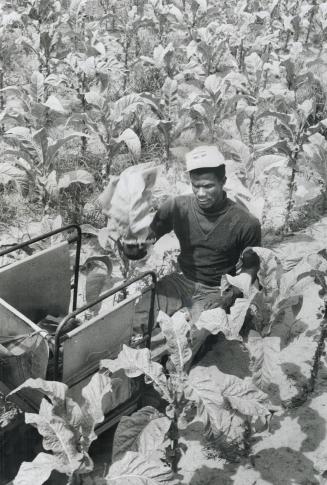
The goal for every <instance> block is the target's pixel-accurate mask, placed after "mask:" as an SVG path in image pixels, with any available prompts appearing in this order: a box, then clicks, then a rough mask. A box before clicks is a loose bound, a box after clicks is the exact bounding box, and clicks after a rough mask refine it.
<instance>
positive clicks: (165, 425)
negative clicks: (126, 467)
mask: <svg viewBox="0 0 327 485" xmlns="http://www.w3.org/2000/svg"><path fill="white" fill-rule="evenodd" d="M169 427H170V420H169V418H167V417H166V416H164V415H163V414H162V413H159V411H157V410H156V409H155V408H153V407H152V406H146V407H144V408H142V409H140V410H139V411H136V413H134V414H132V416H123V417H122V419H121V420H120V422H119V425H118V427H117V429H116V432H115V437H114V443H113V452H112V458H113V461H117V460H120V459H121V458H123V456H124V455H125V453H127V452H128V451H135V452H139V453H142V455H143V456H144V457H150V456H151V454H152V453H153V452H155V451H156V450H158V449H159V448H160V446H161V445H162V443H163V442H164V440H165V436H166V433H167V432H168V429H169Z"/></svg>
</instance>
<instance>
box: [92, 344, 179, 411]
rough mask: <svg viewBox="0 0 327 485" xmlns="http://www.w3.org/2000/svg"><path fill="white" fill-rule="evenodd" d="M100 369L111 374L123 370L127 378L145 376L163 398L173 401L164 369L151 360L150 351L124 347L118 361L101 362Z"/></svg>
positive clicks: (107, 360) (106, 360)
mask: <svg viewBox="0 0 327 485" xmlns="http://www.w3.org/2000/svg"><path fill="white" fill-rule="evenodd" d="M100 367H102V368H106V369H109V370H110V372H117V371H118V370H120V369H123V370H124V371H125V373H126V375H127V377H138V376H141V375H143V374H144V375H145V376H146V377H147V378H148V379H149V380H150V381H151V382H153V384H154V386H155V387H156V389H157V390H158V391H159V392H160V394H161V396H162V397H163V398H164V399H166V400H167V401H169V402H170V401H171V397H170V393H169V391H168V387H167V378H166V376H165V374H164V371H163V367H162V365H160V364H159V363H158V362H153V361H152V360H151V353H150V350H149V349H131V348H129V347H127V345H123V350H122V351H121V352H120V353H119V354H118V357H117V359H114V360H112V359H105V360H101V362H100Z"/></svg>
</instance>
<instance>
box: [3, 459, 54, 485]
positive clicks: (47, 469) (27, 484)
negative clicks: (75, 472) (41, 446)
mask: <svg viewBox="0 0 327 485" xmlns="http://www.w3.org/2000/svg"><path fill="white" fill-rule="evenodd" d="M53 470H57V471H58V472H61V473H62V472H64V469H63V464H62V462H61V460H60V459H59V458H58V457H57V456H55V455H50V454H49V453H39V454H38V455H37V457H36V458H34V460H33V461H32V462H27V461H23V463H22V464H21V466H20V468H19V470H18V473H17V475H16V477H15V478H14V481H13V482H12V483H13V485H31V483H33V485H42V484H43V483H45V482H46V481H47V480H48V478H49V477H50V475H51V473H52V472H53Z"/></svg>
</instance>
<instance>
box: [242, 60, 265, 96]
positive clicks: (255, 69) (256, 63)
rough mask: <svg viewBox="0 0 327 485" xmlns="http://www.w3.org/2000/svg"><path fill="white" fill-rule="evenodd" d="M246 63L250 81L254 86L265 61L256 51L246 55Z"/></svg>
mask: <svg viewBox="0 0 327 485" xmlns="http://www.w3.org/2000/svg"><path fill="white" fill-rule="evenodd" d="M244 64H245V69H246V75H247V78H248V81H249V83H250V84H251V86H252V87H253V88H254V87H256V86H257V83H258V81H259V79H260V76H261V72H262V68H263V62H262V60H261V59H260V57H259V56H258V54H257V53H256V52H252V54H250V55H249V56H246V57H245V59H244Z"/></svg>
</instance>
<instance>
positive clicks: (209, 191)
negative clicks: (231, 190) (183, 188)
mask: <svg viewBox="0 0 327 485" xmlns="http://www.w3.org/2000/svg"><path fill="white" fill-rule="evenodd" d="M190 178H191V184H192V189H193V193H194V195H195V197H196V200H197V202H198V204H199V206H200V207H201V209H211V208H212V207H214V206H215V205H216V204H219V202H221V201H222V200H223V197H224V191H223V187H224V184H225V179H224V180H218V179H217V177H216V176H215V175H214V174H213V173H212V172H207V173H203V174H201V175H199V174H195V173H190Z"/></svg>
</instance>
